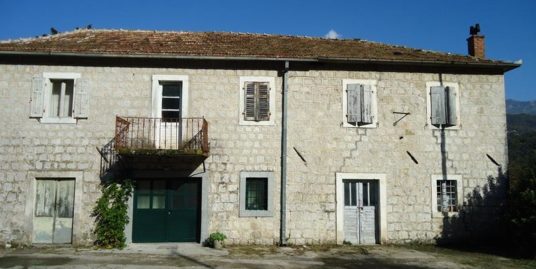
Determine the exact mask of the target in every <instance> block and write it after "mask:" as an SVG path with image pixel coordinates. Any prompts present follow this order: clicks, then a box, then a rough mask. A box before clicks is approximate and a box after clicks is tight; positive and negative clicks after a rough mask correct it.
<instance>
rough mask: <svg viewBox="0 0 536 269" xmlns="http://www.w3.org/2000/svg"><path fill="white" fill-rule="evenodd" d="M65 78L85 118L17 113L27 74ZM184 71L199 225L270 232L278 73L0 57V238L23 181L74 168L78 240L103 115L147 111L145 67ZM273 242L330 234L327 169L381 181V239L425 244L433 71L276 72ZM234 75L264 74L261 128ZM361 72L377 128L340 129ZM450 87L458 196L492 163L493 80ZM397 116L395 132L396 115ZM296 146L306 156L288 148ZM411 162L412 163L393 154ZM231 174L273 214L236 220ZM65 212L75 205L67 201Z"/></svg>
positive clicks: (235, 232)
mask: <svg viewBox="0 0 536 269" xmlns="http://www.w3.org/2000/svg"><path fill="white" fill-rule="evenodd" d="M43 72H75V73H80V74H81V75H82V77H83V78H87V79H89V81H90V89H91V94H90V95H91V98H90V116H89V118H88V119H87V120H79V121H78V123H77V124H44V123H39V122H38V121H37V120H36V119H31V118H29V99H30V89H31V82H32V77H33V76H35V75H41V74H42V73H43ZM155 74H159V75H164V74H174V75H188V76H189V81H190V87H189V94H190V97H189V108H190V109H189V116H204V117H205V118H206V119H207V121H208V122H209V139H210V146H211V153H210V157H209V158H208V159H207V160H206V162H205V164H206V168H207V171H208V175H209V181H210V186H209V197H208V201H209V206H208V208H209V212H208V213H209V214H208V215H209V226H208V227H209V228H208V229H209V231H216V230H218V231H222V232H224V233H225V234H226V235H227V236H228V238H229V241H230V243H240V244H242V243H258V244H272V243H275V242H277V241H278V240H279V216H280V215H279V210H280V209H279V208H280V207H279V190H280V187H279V186H280V136H281V127H280V126H281V82H282V79H281V77H277V72H276V71H258V70H213V69H169V68H119V67H113V68H112V67H75V66H35V65H0V115H1V116H2V117H0V126H2V127H1V128H0V200H1V201H3V203H2V205H0V216H2V217H1V218H0V241H3V242H7V241H9V242H14V243H19V244H30V243H31V235H32V225H31V217H32V214H33V205H32V203H31V201H33V195H35V194H34V192H35V190H32V186H33V184H32V182H33V181H35V176H36V175H40V174H45V175H46V173H47V172H50V171H53V172H54V173H56V174H58V173H59V174H61V173H70V172H81V178H77V182H76V184H77V187H78V188H79V189H80V190H81V193H82V195H81V196H80V197H77V200H76V202H75V203H79V204H78V210H79V212H77V214H75V220H74V221H75V224H74V234H73V240H74V243H75V244H79V245H87V244H91V242H92V235H91V229H92V226H93V219H92V218H91V217H90V213H91V209H92V208H93V206H94V203H95V201H96V199H97V198H98V196H99V183H100V179H99V168H100V155H99V154H98V152H97V150H96V148H97V147H98V148H100V147H102V146H103V145H105V144H106V143H107V142H108V141H109V140H110V139H111V138H112V137H113V135H114V126H115V116H116V115H121V116H147V117H149V116H151V78H152V75H155ZM289 75H290V80H289V114H288V116H289V122H288V126H289V133H288V134H289V135H288V156H289V157H288V187H287V194H288V198H287V202H288V205H287V208H288V213H287V220H288V223H287V228H288V231H287V233H288V234H287V236H288V238H289V243H293V244H303V243H328V242H335V241H336V200H335V195H336V193H335V174H336V173H337V172H351V173H382V174H385V175H386V182H387V204H386V206H385V210H386V211H387V224H388V226H387V231H386V234H387V238H388V241H391V242H407V241H413V240H425V241H429V240H432V239H433V238H434V237H435V236H437V235H438V234H439V233H440V232H441V224H442V219H441V218H440V217H435V216H434V215H433V214H432V207H431V199H432V196H431V180H430V177H431V175H433V174H441V154H440V144H439V142H440V139H439V132H438V130H434V129H432V128H430V126H427V125H426V85H425V84H426V82H428V81H438V80H439V77H438V75H437V74H422V73H393V72H358V71H352V72H349V71H308V72H306V71H290V73H289ZM240 76H271V77H276V80H275V81H276V87H275V88H276V89H274V90H275V91H273V92H274V93H275V94H276V111H275V113H274V112H273V113H272V116H273V117H275V125H273V126H240V125H238V119H239V116H240V114H241V112H240V111H239V102H240V100H239V90H240V85H239V79H240ZM351 78H359V79H374V80H377V81H378V84H377V98H378V126H377V128H372V129H362V128H344V127H341V125H342V118H343V117H342V80H343V79H351ZM442 79H443V80H444V81H446V82H455V83H458V84H459V86H460V109H461V127H460V128H459V129H455V130H447V131H446V139H447V141H448V142H447V150H448V162H447V164H448V171H449V173H450V174H456V175H461V176H462V178H463V187H464V192H466V193H468V192H471V191H472V190H473V189H474V188H475V187H477V186H482V185H483V184H485V182H486V178H487V176H489V175H491V176H496V175H497V167H496V166H495V165H494V164H493V163H491V162H490V161H489V160H488V159H487V158H486V154H489V155H490V156H492V157H493V158H494V159H495V160H497V162H498V163H500V164H501V165H503V167H505V165H506V162H507V160H506V144H505V141H506V137H505V135H506V133H505V127H506V126H505V125H506V122H505V120H506V119H505V104H504V83H503V76H501V75H449V74H445V75H443V77H442ZM397 111H398V112H409V113H411V114H410V115H409V116H407V117H406V118H404V119H403V120H401V121H400V122H399V123H398V124H397V125H396V126H394V125H393V123H394V122H395V121H396V120H397V119H399V118H400V115H397V114H393V112H397ZM294 148H295V149H296V150H298V151H299V152H300V153H301V154H302V155H303V157H304V158H305V160H306V163H305V162H304V161H303V160H302V159H301V158H300V157H299V156H298V155H297V154H296V152H295V149H294ZM406 151H410V152H411V153H412V154H413V155H414V156H415V158H416V159H417V160H418V162H419V163H418V164H415V163H414V162H413V161H412V160H411V159H410V158H409V157H408V155H407V153H406ZM240 171H273V172H274V175H275V185H276V187H275V188H274V193H273V195H274V216H273V217H248V218H245V217H239V190H238V188H239V183H240V178H239V175H240ZM75 207H76V206H75Z"/></svg>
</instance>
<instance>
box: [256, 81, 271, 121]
mask: <svg viewBox="0 0 536 269" xmlns="http://www.w3.org/2000/svg"><path fill="white" fill-rule="evenodd" d="M257 85H258V89H257V97H258V98H257V107H256V108H257V109H256V110H257V114H256V117H255V120H256V121H268V120H270V87H269V85H268V83H266V82H263V83H258V84H257Z"/></svg>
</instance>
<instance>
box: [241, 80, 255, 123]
mask: <svg viewBox="0 0 536 269" xmlns="http://www.w3.org/2000/svg"><path fill="white" fill-rule="evenodd" d="M255 92H256V91H255V83H254V82H246V83H245V85H244V112H243V114H244V120H255Z"/></svg>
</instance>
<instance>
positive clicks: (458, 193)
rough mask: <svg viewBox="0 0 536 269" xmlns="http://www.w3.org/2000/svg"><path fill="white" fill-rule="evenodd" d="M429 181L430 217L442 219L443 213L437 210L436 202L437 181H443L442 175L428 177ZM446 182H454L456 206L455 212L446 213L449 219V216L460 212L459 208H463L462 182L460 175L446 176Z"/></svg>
mask: <svg viewBox="0 0 536 269" xmlns="http://www.w3.org/2000/svg"><path fill="white" fill-rule="evenodd" d="M430 180H431V188H432V189H431V194H432V196H431V198H432V203H431V204H432V216H433V217H443V212H441V211H438V210H437V206H438V201H437V181H438V180H443V175H432V176H431V177H430ZM447 180H452V181H456V198H457V199H456V205H457V211H455V212H448V213H447V215H448V216H449V217H451V216H457V215H458V213H459V212H460V208H461V206H463V197H464V193H463V180H462V176H461V175H447Z"/></svg>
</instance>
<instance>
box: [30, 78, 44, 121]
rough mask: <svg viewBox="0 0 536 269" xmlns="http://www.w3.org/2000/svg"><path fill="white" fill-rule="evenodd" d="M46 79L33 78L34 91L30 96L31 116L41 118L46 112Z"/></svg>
mask: <svg viewBox="0 0 536 269" xmlns="http://www.w3.org/2000/svg"><path fill="white" fill-rule="evenodd" d="M44 95H45V91H44V79H43V78H42V77H34V78H33V79H32V92H31V97H30V117H32V118H41V117H43V114H44V99H45V97H44Z"/></svg>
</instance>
